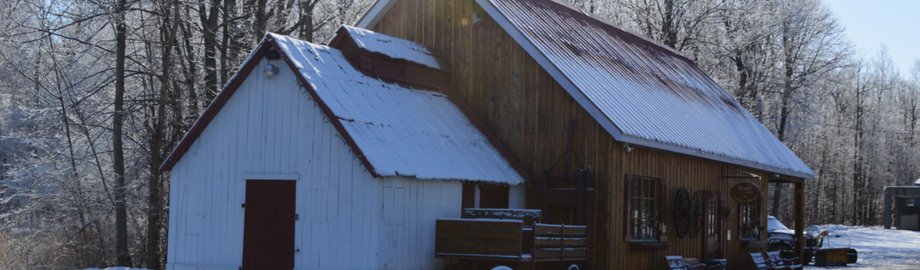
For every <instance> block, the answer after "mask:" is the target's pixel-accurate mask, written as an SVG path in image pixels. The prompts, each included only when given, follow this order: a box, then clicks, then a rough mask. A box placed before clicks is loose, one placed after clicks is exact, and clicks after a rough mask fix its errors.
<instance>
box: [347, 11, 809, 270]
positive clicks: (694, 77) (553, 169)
mask: <svg viewBox="0 0 920 270" xmlns="http://www.w3.org/2000/svg"><path fill="white" fill-rule="evenodd" d="M357 26H358V27H361V28H366V29H369V30H372V31H375V32H379V33H382V34H386V35H391V36H395V37H399V38H403V39H407V40H411V41H414V42H418V43H420V44H422V45H424V46H426V47H427V48H429V49H430V50H431V51H432V52H433V53H434V55H435V56H436V57H438V59H439V60H440V61H441V63H442V65H443V70H444V71H445V72H447V74H448V75H447V76H449V81H450V86H451V87H450V88H449V89H445V90H443V91H444V93H446V94H447V95H448V96H454V97H457V99H459V100H462V101H463V102H464V103H465V104H468V105H469V107H470V109H471V110H472V111H473V114H474V116H475V117H476V118H478V119H480V120H481V121H482V122H483V123H484V128H483V129H484V130H487V131H488V132H490V133H491V134H494V135H495V136H496V137H497V138H498V141H500V144H502V145H504V146H505V147H506V148H507V149H508V150H509V151H510V152H511V155H512V156H513V158H514V159H515V160H517V162H519V163H520V164H521V165H522V166H523V168H524V172H523V173H524V174H525V175H529V176H531V177H533V181H530V182H528V183H527V185H526V186H527V190H528V192H527V198H526V203H525V205H526V207H528V208H536V209H542V210H543V220H542V221H543V222H548V223H565V224H585V225H588V226H589V231H590V236H589V238H590V239H589V242H590V245H589V254H588V258H587V263H586V265H587V266H588V268H591V269H663V268H666V267H667V266H666V265H665V259H664V256H669V255H677V256H683V257H693V258H698V259H700V260H711V259H725V260H727V263H728V269H747V268H751V267H753V265H751V257H750V253H751V252H756V251H760V250H762V249H763V248H765V247H764V246H765V245H766V243H765V241H766V240H767V239H766V238H767V234H766V233H765V230H766V214H767V213H766V212H767V211H766V209H767V208H766V207H767V202H766V200H767V198H768V196H767V194H768V193H767V192H768V184H769V183H783V184H789V185H793V186H794V188H791V189H787V190H792V191H793V193H794V197H795V198H796V200H795V201H796V205H795V207H794V209H796V213H795V216H796V220H794V221H789V223H794V224H795V225H794V227H795V229H796V231H797V234H799V235H801V234H802V231H803V229H804V220H803V219H804V218H803V213H802V211H803V198H802V196H803V194H802V192H803V188H804V181H805V180H806V179H810V178H813V177H814V172H813V171H812V170H811V169H810V168H809V167H808V166H807V165H806V164H805V163H804V162H802V160H801V159H799V158H798V157H797V156H796V155H795V154H794V153H793V152H792V151H790V150H789V149H788V148H787V147H786V146H785V145H783V144H782V143H781V142H780V141H779V140H778V139H777V138H776V137H775V136H774V135H772V133H771V132H770V131H769V130H767V129H766V128H765V127H764V126H763V125H762V124H761V123H760V122H759V121H757V120H756V119H755V118H754V117H753V116H752V115H751V114H750V113H749V112H748V111H747V110H746V109H745V108H744V107H742V106H741V105H740V104H739V103H738V102H737V101H736V100H735V99H734V98H732V96H731V95H730V94H729V93H727V92H726V91H725V90H724V89H722V88H721V87H720V86H719V85H718V84H717V83H716V82H714V81H713V80H712V78H710V77H709V76H708V75H707V74H706V73H705V72H704V71H702V70H701V69H700V68H699V67H698V66H697V65H696V64H695V63H694V62H693V61H692V60H690V59H689V58H687V57H686V56H684V55H681V54H680V53H679V52H676V51H673V50H671V49H669V48H667V47H665V46H663V45H661V44H658V43H656V42H654V41H650V40H648V39H646V38H643V37H641V36H638V35H635V34H632V33H629V32H626V31H623V30H621V29H618V28H616V27H614V26H611V25H610V24H608V23H606V22H604V21H602V20H599V19H596V18H593V17H591V16H588V15H585V14H583V13H581V12H579V11H577V10H575V9H573V8H571V7H569V6H567V5H565V4H562V3H559V2H558V1H553V0H445V1H428V0H378V1H377V2H376V3H375V4H374V5H373V7H372V8H371V9H370V11H369V12H368V13H367V14H366V15H365V16H364V17H363V18H362V19H361V20H360V22H359V23H358V25H357ZM580 190H584V192H579V191H580ZM585 201H587V203H584V202H585ZM799 239H802V237H801V236H800V237H799ZM802 245H803V243H801V241H800V243H799V246H798V247H797V249H798V250H799V251H800V250H801V248H802ZM800 254H801V253H800Z"/></svg>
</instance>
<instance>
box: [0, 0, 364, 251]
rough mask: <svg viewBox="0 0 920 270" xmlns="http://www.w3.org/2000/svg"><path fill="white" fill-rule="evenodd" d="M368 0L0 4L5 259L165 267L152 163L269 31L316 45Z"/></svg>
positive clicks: (159, 183) (159, 182) (0, 203)
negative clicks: (309, 40)
mask: <svg viewBox="0 0 920 270" xmlns="http://www.w3.org/2000/svg"><path fill="white" fill-rule="evenodd" d="M121 4H123V5H124V8H121V6H120V5H121ZM370 4H371V1H358V0H221V1H216V0H195V1H178V0H166V1H137V0H105V1H82V0H54V1H39V0H21V1H2V2H0V14H3V15H2V16H0V26H2V27H0V149H2V150H3V151H0V268H2V269H19V268H34V267H37V266H50V267H56V268H81V267H88V266H104V265H113V264H116V263H117V264H122V265H124V264H134V265H136V266H145V267H150V268H160V267H162V266H161V262H162V261H163V259H164V257H163V256H164V255H163V252H161V250H162V249H163V248H164V246H165V243H164V239H165V232H166V230H167V228H165V224H166V222H165V220H164V219H165V213H166V212H165V211H166V209H164V206H165V200H166V198H167V196H168V194H164V193H163V192H162V191H163V190H168V184H169V183H168V181H167V180H168V178H162V177H160V176H159V175H158V167H159V165H160V162H161V160H162V159H163V158H165V155H166V154H168V152H169V151H170V150H171V149H172V147H173V146H174V145H175V143H176V142H178V140H179V139H181V136H182V135H183V134H184V132H185V130H186V129H187V128H188V127H189V126H190V125H191V123H192V122H193V121H194V120H195V119H196V118H197V117H198V115H199V114H200V112H201V111H203V110H204V108H205V107H206V106H207V105H208V104H209V103H210V98H211V97H213V95H214V94H215V93H216V91H218V90H219V87H220V85H222V84H224V83H225V82H226V81H227V80H228V79H229V77H230V76H231V75H232V74H233V72H234V68H235V67H237V66H238V65H239V64H240V63H241V62H242V60H243V58H244V57H245V56H246V53H248V51H250V50H251V48H252V46H254V45H255V43H256V42H257V41H259V40H260V39H261V38H262V36H261V35H262V34H264V33H265V32H266V31H271V32H283V33H287V34H291V35H295V36H297V35H302V36H305V37H306V35H310V36H312V37H313V39H314V40H317V41H318V42H322V41H325V40H327V39H328V38H330V37H331V36H332V34H333V31H334V30H335V27H337V25H338V24H341V23H353V21H354V20H356V19H357V18H358V16H359V15H360V14H361V13H362V12H363V10H364V9H366V8H367V7H368V6H369V5H370ZM122 17H123V18H124V20H123V22H124V24H123V25H124V29H122V28H121V27H120V26H121V25H122V24H119V22H121V21H122V19H121V18H122ZM254 26H258V27H257V28H252V27H254ZM122 30H123V31H122ZM121 34H123V39H122V35H121ZM122 41H123V42H122ZM121 63H123V65H122V64H121ZM119 123H121V124H120V125H119ZM119 138H120V139H121V143H119V142H118V139H119ZM119 153H120V154H119ZM121 179H124V181H123V183H124V188H123V189H122V188H120V185H119V184H120V183H121ZM122 190H123V191H124V192H123V193H121V192H120V191H122ZM122 195H123V197H122ZM122 201H124V204H121V203H120V202H122ZM122 205H123V206H124V214H123V215H122V214H121V213H120V212H122V211H120V210H119V208H120V206H122ZM116 217H117V218H116ZM119 250H121V251H127V253H125V252H120V251H119ZM129 258H130V262H129ZM116 259H117V260H116Z"/></svg>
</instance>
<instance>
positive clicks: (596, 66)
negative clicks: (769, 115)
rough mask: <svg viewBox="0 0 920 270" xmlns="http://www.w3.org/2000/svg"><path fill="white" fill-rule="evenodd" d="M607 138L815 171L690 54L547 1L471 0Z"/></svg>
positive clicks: (774, 168) (797, 172) (790, 171)
mask: <svg viewBox="0 0 920 270" xmlns="http://www.w3.org/2000/svg"><path fill="white" fill-rule="evenodd" d="M477 3H479V5H480V6H482V7H483V9H485V10H486V12H487V13H489V15H490V16H491V17H492V18H493V19H495V20H496V22H498V24H499V25H501V26H502V28H503V29H505V31H506V32H508V34H509V35H511V37H512V38H514V39H515V41H517V42H518V43H519V44H520V45H521V46H522V47H524V49H525V50H527V52H528V53H529V54H530V55H531V57H534V59H535V60H537V62H538V63H539V64H540V65H541V66H542V67H543V68H544V69H545V70H546V71H547V72H548V73H549V74H550V75H552V76H553V77H554V79H556V81H557V82H559V83H560V84H561V85H562V86H563V88H565V89H566V90H567V91H568V92H569V94H570V95H572V97H573V98H574V99H575V100H576V101H577V102H578V103H579V104H580V105H581V106H582V107H584V108H585V109H586V110H587V111H588V112H589V113H590V114H591V115H592V116H593V117H594V118H595V119H596V120H597V121H598V122H599V123H600V124H601V126H603V127H604V128H605V129H606V130H607V131H608V133H610V134H611V135H612V136H613V137H614V139H616V140H618V141H621V142H626V143H632V144H636V145H643V146H647V147H651V148H657V149H662V150H667V151H672V152H678V153H683V154H688V155H693V156H698V157H703V158H707V159H713V160H717V161H722V162H727V163H732V164H737V165H742V166H747V167H752V168H757V169H762V170H766V171H769V172H774V173H779V174H784V175H789V176H794V177H802V178H813V177H814V172H813V171H812V170H811V169H810V168H809V167H808V166H807V165H806V164H805V163H804V162H802V160H801V159H799V158H798V157H797V156H796V155H795V154H794V153H793V152H792V151H790V150H789V148H787V147H786V146H785V145H784V144H783V143H782V142H780V141H779V140H778V139H777V138H776V136H774V135H773V134H772V133H771V132H770V131H769V130H767V128H766V127H764V126H763V124H761V123H760V122H759V121H758V120H757V119H756V118H754V117H753V116H752V115H751V114H750V113H749V112H748V111H747V110H746V109H745V108H744V107H743V106H741V104H740V103H738V102H737V101H736V100H735V99H734V98H733V97H732V96H731V95H730V94H728V93H727V92H726V91H725V90H724V89H722V88H721V87H720V86H719V85H718V84H717V83H716V82H715V81H713V80H712V78H710V77H709V76H708V75H707V74H706V73H705V72H704V71H702V70H701V69H700V68H699V67H697V66H696V64H694V63H693V62H692V61H691V60H689V59H687V58H686V57H684V56H682V55H680V54H679V53H677V52H675V51H673V50H670V49H668V48H666V47H664V46H661V45H659V44H657V43H655V42H652V41H649V40H647V39H645V38H642V37H640V36H638V35H634V34H632V33H629V32H626V31H623V30H621V29H618V28H616V27H613V26H611V25H609V24H607V23H605V22H603V21H600V20H598V19H595V18H592V17H590V16H588V15H585V14H583V13H581V12H579V11H576V10H573V9H571V8H569V7H568V6H566V5H563V4H560V3H557V2H554V1H551V0H477Z"/></svg>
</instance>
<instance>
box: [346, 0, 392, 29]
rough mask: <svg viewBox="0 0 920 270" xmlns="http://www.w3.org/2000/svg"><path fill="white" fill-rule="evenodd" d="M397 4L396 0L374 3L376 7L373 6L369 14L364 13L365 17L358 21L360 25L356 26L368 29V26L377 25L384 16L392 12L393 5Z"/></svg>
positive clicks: (380, 0) (382, 0)
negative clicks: (389, 11)
mask: <svg viewBox="0 0 920 270" xmlns="http://www.w3.org/2000/svg"><path fill="white" fill-rule="evenodd" d="M395 3H396V0H377V2H374V5H373V6H371V8H370V9H369V10H367V12H365V13H364V16H362V17H361V19H360V20H358V23H356V24H355V26H357V27H360V28H364V29H368V26H370V25H373V24H376V23H377V22H378V21H380V19H381V18H383V15H384V14H386V13H387V11H388V10H390V7H393V4H395Z"/></svg>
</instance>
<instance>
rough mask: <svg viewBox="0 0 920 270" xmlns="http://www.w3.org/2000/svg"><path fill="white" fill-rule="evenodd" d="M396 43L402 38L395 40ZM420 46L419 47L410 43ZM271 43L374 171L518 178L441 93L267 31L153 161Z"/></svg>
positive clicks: (218, 102)
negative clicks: (372, 73)
mask: <svg viewBox="0 0 920 270" xmlns="http://www.w3.org/2000/svg"><path fill="white" fill-rule="evenodd" d="M402 42H409V41H405V40H403V41H402ZM418 46H420V45H418ZM271 49H274V50H276V51H277V52H278V53H279V54H280V57H281V59H283V61H284V62H285V63H286V64H287V65H288V66H289V67H290V68H291V70H293V71H294V73H295V74H296V77H297V78H298V80H299V81H300V83H301V84H302V85H304V86H305V87H304V88H306V90H307V92H309V94H310V95H311V96H312V97H313V100H314V101H316V103H317V105H318V106H319V107H320V108H321V109H322V110H323V112H324V113H325V114H326V116H327V117H328V118H329V119H330V120H331V122H332V123H333V125H334V126H335V127H336V129H338V131H339V133H340V134H341V135H342V137H343V139H345V141H346V143H348V144H349V146H350V147H351V148H352V150H353V151H354V152H355V154H356V155H357V156H358V157H359V158H360V159H361V160H362V162H363V163H364V165H365V167H367V168H368V171H370V172H371V173H372V174H373V175H375V176H408V177H414V178H417V179H441V180H468V181H486V182H495V183H504V184H512V185H516V184H521V183H523V182H524V178H523V177H522V176H521V174H519V173H518V172H517V171H516V170H515V169H514V168H513V167H512V164H511V163H510V162H509V161H508V160H507V159H505V158H504V157H503V156H502V155H501V153H500V152H499V151H498V150H497V149H496V147H494V146H493V145H492V144H491V143H490V142H489V141H488V139H487V138H486V137H485V135H484V134H483V133H482V132H480V131H479V130H477V129H476V127H474V126H473V124H472V123H471V122H470V121H469V120H468V119H467V118H466V116H464V114H463V113H462V112H461V111H460V109H458V108H457V107H456V106H455V105H454V104H452V103H451V102H450V101H449V100H448V99H447V98H446V97H445V96H444V95H443V94H439V93H435V92H430V91H422V90H416V89H409V88H405V87H402V86H400V85H397V84H392V83H387V82H383V81H380V80H378V79H376V78H372V77H368V76H366V75H364V74H363V73H361V72H360V71H358V70H356V69H355V68H354V67H353V66H352V65H351V64H350V63H349V62H348V61H347V60H346V58H345V56H344V55H342V53H341V52H340V51H339V50H337V49H334V48H330V47H327V46H322V45H316V44H312V43H309V42H306V41H301V40H296V39H293V38H290V37H287V36H281V35H276V34H268V35H266V37H265V38H264V39H263V41H262V42H261V43H260V45H259V47H258V49H257V50H256V51H255V52H254V53H253V54H252V56H250V57H249V59H247V61H246V62H245V63H244V64H243V68H241V69H240V70H241V71H240V73H238V75H236V76H234V78H233V79H231V82H230V83H229V84H228V88H225V90H224V91H221V93H220V95H219V96H218V97H217V98H216V99H215V101H214V103H212V105H211V106H209V107H208V109H207V110H206V111H205V113H204V114H203V115H202V117H201V118H199V120H198V121H197V122H196V123H195V125H194V126H193V128H192V129H191V130H190V131H189V133H188V134H187V135H186V137H185V138H183V140H182V142H180V144H179V146H177V148H176V149H175V150H174V151H173V152H172V153H171V154H170V156H169V157H168V158H167V160H166V161H165V162H164V163H163V165H162V166H161V170H162V171H169V170H171V168H172V166H173V165H175V163H176V162H178V160H179V159H180V158H181V156H182V155H183V154H184V152H185V151H187V150H188V147H189V146H190V145H191V144H192V143H193V142H194V140H195V139H196V138H197V137H198V135H200V133H201V131H202V130H203V129H204V128H205V127H206V126H207V124H208V122H210V119H213V117H214V115H215V114H216V113H217V112H218V111H219V110H220V107H222V106H223V104H224V103H226V100H227V99H229V97H230V96H231V95H233V93H234V92H235V91H236V89H235V88H229V87H231V86H233V85H237V86H238V85H239V82H237V81H242V80H244V79H245V78H246V77H247V76H248V73H249V72H251V70H252V66H253V65H254V64H253V63H258V62H259V60H261V58H262V56H263V55H265V51H268V50H271Z"/></svg>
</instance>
